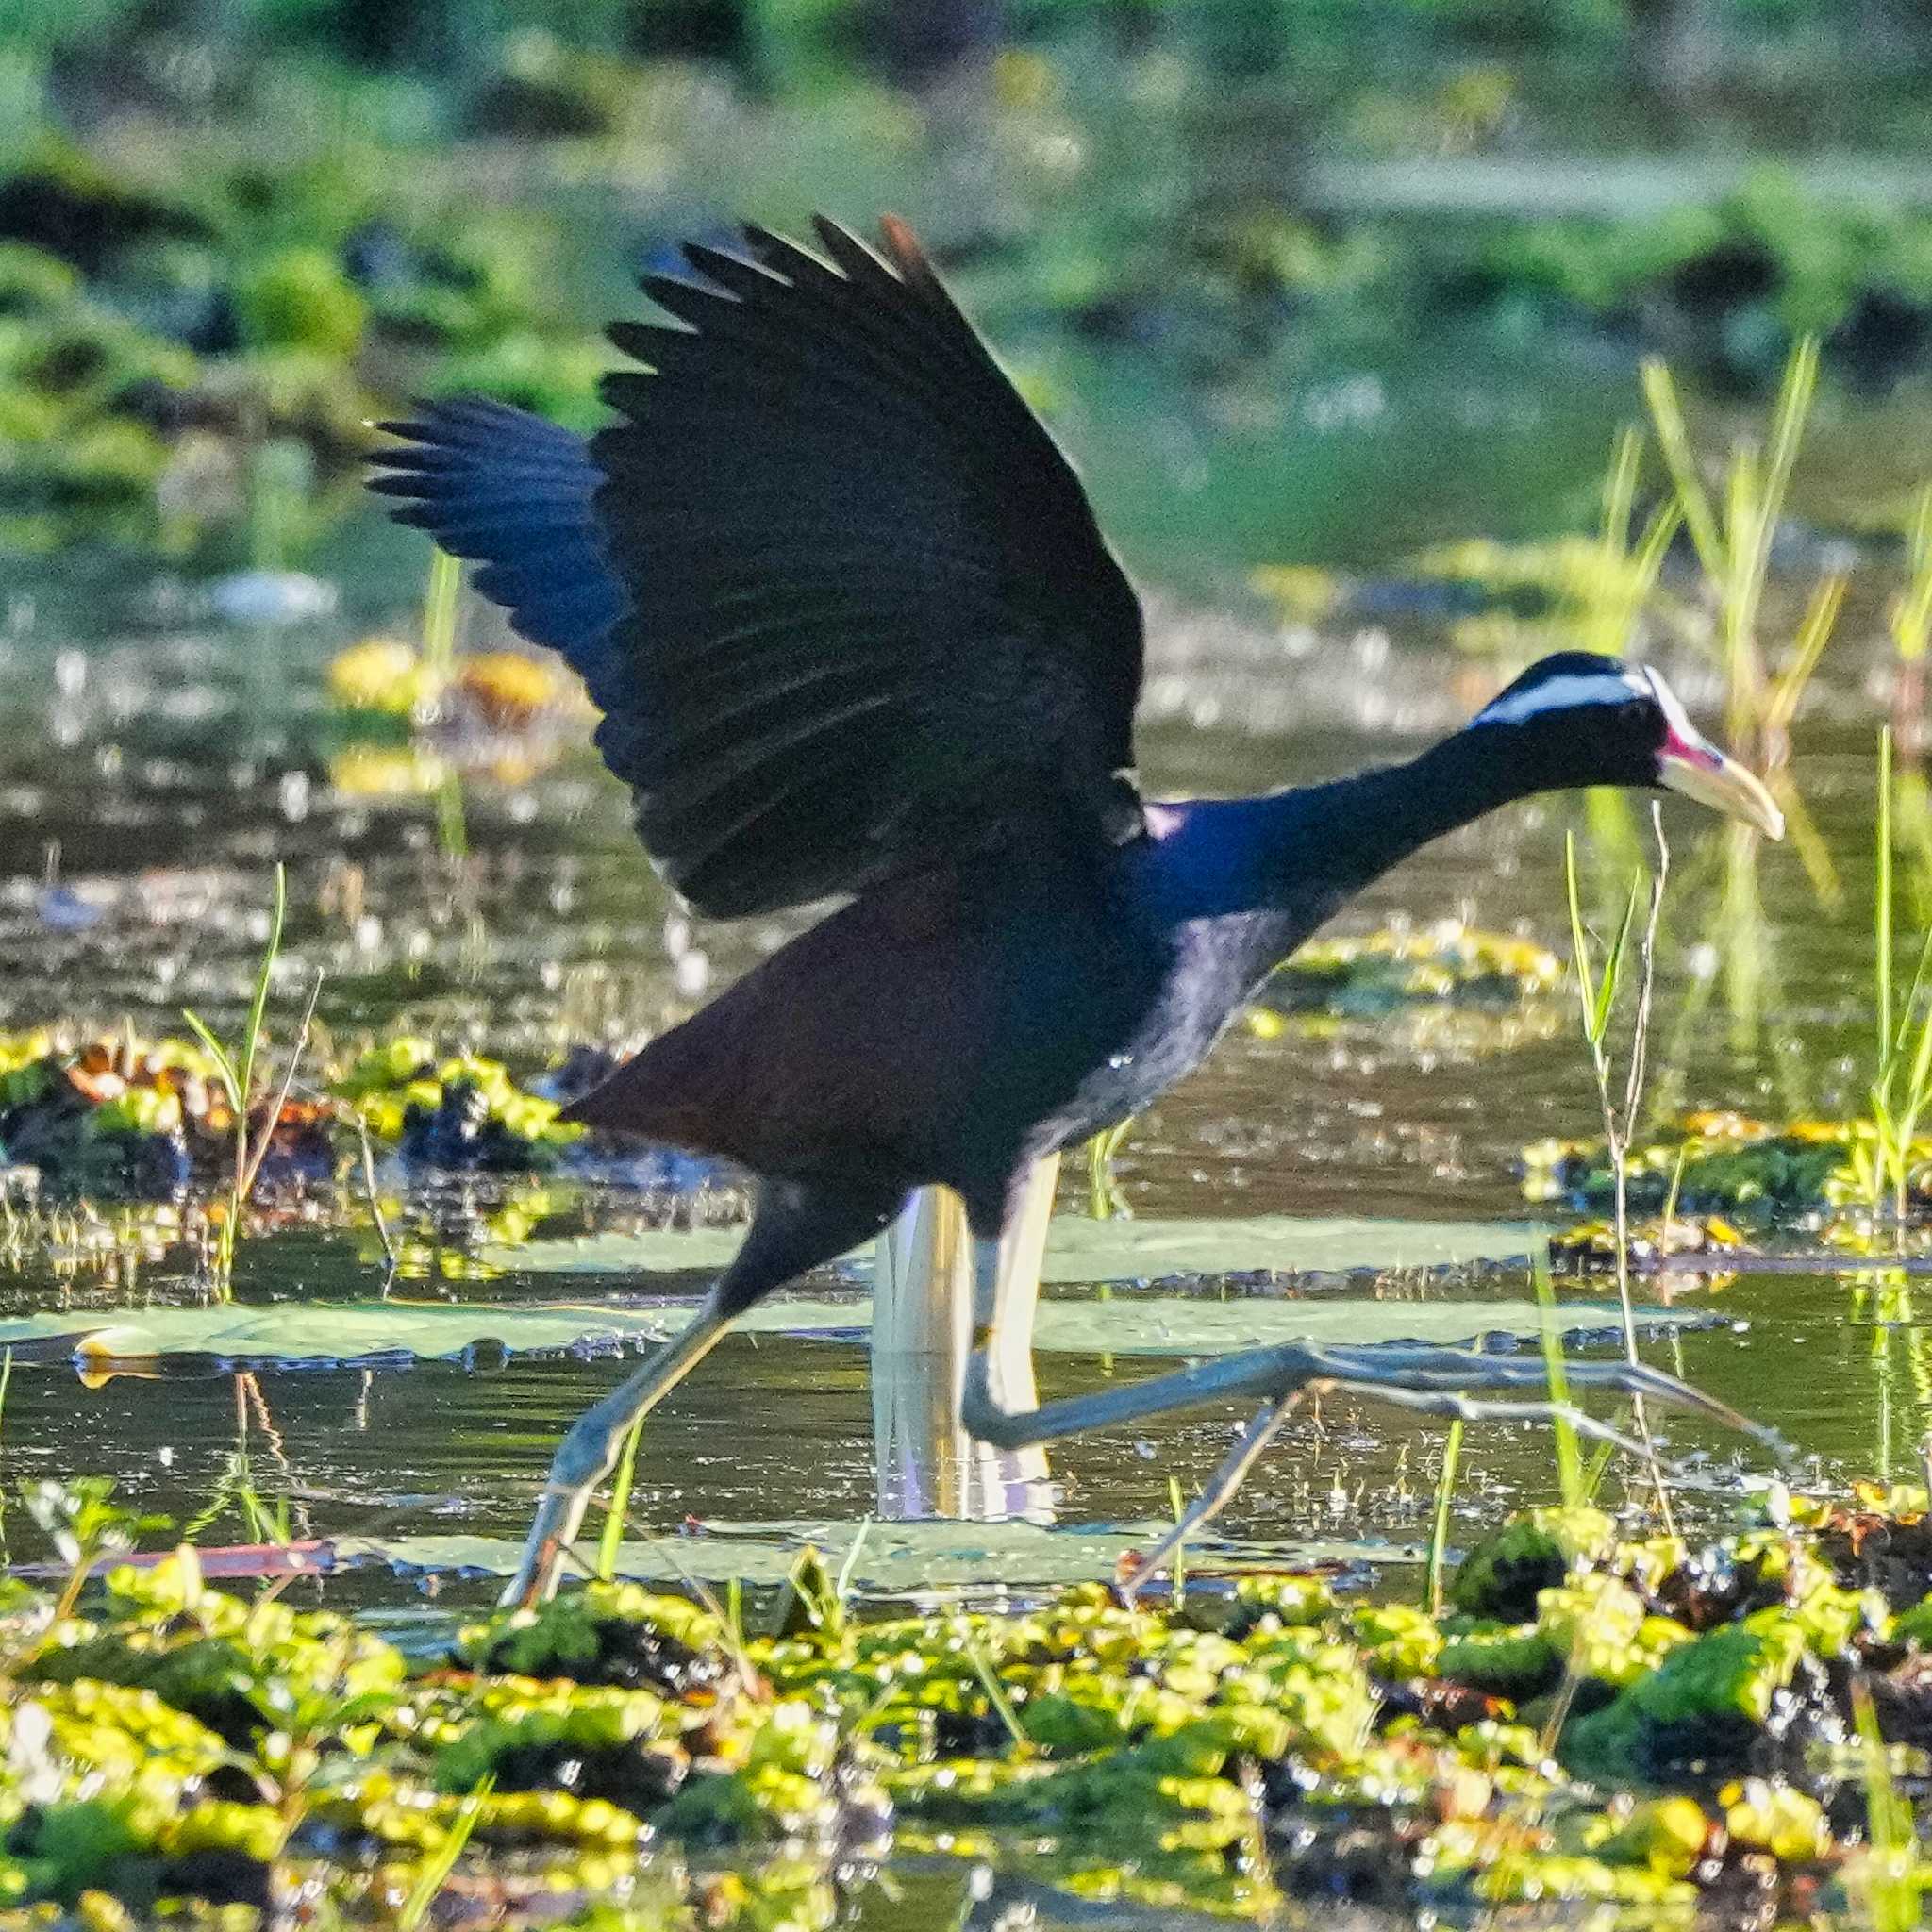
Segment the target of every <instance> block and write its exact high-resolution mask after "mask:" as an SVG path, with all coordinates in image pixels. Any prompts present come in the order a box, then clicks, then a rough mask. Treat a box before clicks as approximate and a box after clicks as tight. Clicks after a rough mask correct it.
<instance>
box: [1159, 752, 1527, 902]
mask: <svg viewBox="0 0 1932 1932" xmlns="http://www.w3.org/2000/svg"><path fill="white" fill-rule="evenodd" d="M1549 783H1550V780H1549V779H1548V778H1547V777H1546V776H1541V775H1533V774H1529V773H1528V772H1526V771H1525V770H1524V768H1523V767H1522V766H1521V765H1520V764H1517V763H1515V761H1513V760H1511V759H1510V758H1508V757H1507V747H1506V746H1505V745H1504V744H1503V743H1502V742H1501V741H1500V740H1499V738H1498V735H1497V734H1495V733H1493V732H1470V731H1459V732H1457V733H1456V734H1455V735H1454V736H1453V737H1451V738H1447V739H1444V740H1443V741H1441V743H1440V744H1437V745H1434V746H1432V747H1431V748H1430V749H1429V750H1428V751H1426V752H1424V754H1423V755H1422V756H1421V757H1420V758H1413V759H1411V760H1410V761H1409V762H1407V764H1400V765H1387V766H1383V767H1380V768H1378V769H1376V770H1374V771H1370V772H1362V773H1359V774H1357V775H1355V776H1353V777H1349V778H1340V779H1336V780H1334V781H1332V782H1331V783H1328V784H1325V785H1307V786H1301V787H1297V788H1296V789H1294V790H1293V791H1275V792H1270V793H1268V794H1266V795H1265V796H1262V797H1258V798H1240V799H1227V800H1222V801H1205V802H1197V803H1192V804H1189V805H1182V806H1174V807H1159V806H1157V807H1155V808H1153V812H1152V814H1151V819H1152V823H1153V825H1154V829H1155V832H1156V837H1157V841H1159V842H1161V843H1164V844H1165V845H1167V847H1168V848H1169V849H1168V850H1167V851H1166V852H1165V854H1164V855H1163V857H1162V860H1161V863H1160V867H1159V870H1160V873H1161V874H1162V877H1163V884H1164V891H1163V898H1164V899H1165V900H1166V902H1167V904H1166V909H1167V911H1168V912H1169V914H1170V916H1172V917H1175V918H1181V919H1190V918H1217V917H1224V916H1230V915H1239V914H1249V913H1252V914H1269V913H1272V914H1274V915H1276V916H1277V918H1278V920H1279V921H1280V923H1281V924H1283V926H1284V937H1286V938H1290V939H1297V940H1298V939H1299V938H1300V937H1302V936H1305V935H1306V933H1307V932H1308V931H1312V930H1313V928H1314V927H1315V926H1316V925H1318V924H1321V923H1322V921H1324V919H1326V918H1327V917H1328V915H1329V914H1330V913H1331V912H1332V911H1334V910H1335V909H1336V908H1338V907H1339V906H1340V905H1341V904H1342V902H1343V901H1344V900H1346V899H1348V898H1350V897H1351V896H1352V895H1353V894H1355V893H1356V892H1358V891H1361V889H1362V888H1363V887H1364V886H1366V885H1367V884H1368V883H1369V882H1370V881H1371V880H1372V879H1374V878H1376V877H1377V876H1379V875H1380V874H1382V873H1384V872H1386V871H1388V869H1389V868H1390V867H1391V866H1392V865H1395V864H1397V863H1398V862H1399V861H1400V860H1402V859H1404V858H1407V857H1409V855H1410V854H1411V853H1414V852H1416V851H1419V850H1420V849H1421V848H1422V847H1423V846H1424V845H1426V844H1427V843H1428V842H1429V841H1431V840H1432V839H1439V838H1441V836H1442V835H1443V834H1444V833H1445V832H1453V831H1455V830H1456V829H1457V827H1458V826H1460V825H1465V824H1469V823H1470V822H1471V821H1472V820H1474V819H1478V818H1481V817H1482V816H1483V814H1484V813H1485V812H1490V811H1493V810H1494V809H1495V808H1497V807H1498V806H1501V805H1507V804H1509V803H1511V802H1512V801H1513V800H1515V799H1518V798H1523V797H1525V796H1527V795H1528V794H1529V793H1530V792H1532V791H1541V790H1543V789H1545V788H1546V787H1547V785H1548V784H1549ZM1163 814H1165V815H1166V816H1162V815H1163ZM1295 928H1299V930H1298V931H1297V930H1293V929H1295Z"/></svg>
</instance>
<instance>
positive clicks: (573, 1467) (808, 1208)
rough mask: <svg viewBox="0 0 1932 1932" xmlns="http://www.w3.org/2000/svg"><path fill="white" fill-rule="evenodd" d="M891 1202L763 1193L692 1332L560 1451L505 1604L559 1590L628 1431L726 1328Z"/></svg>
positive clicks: (610, 1399) (789, 1188) (575, 1428)
mask: <svg viewBox="0 0 1932 1932" xmlns="http://www.w3.org/2000/svg"><path fill="white" fill-rule="evenodd" d="M896 1205H897V1204H896V1203H893V1204H890V1205H888V1206H886V1207H883V1208H882V1207H880V1206H879V1205H878V1204H877V1203H868V1202H863V1201H859V1200H857V1199H854V1198H851V1197H848V1196H844V1195H840V1194H831V1193H820V1192H818V1191H814V1190H812V1189H808V1188H805V1187H801V1186H798V1185H796V1184H793V1183H789V1182H775V1183H768V1184H766V1185H765V1186H764V1187H762V1188H761V1189H760V1190H759V1191H758V1207H757V1209H756V1211H755V1212H754V1214H753V1216H752V1224H751V1227H750V1230H749V1231H748V1232H747V1233H746V1235H745V1238H744V1244H743V1245H742V1246H741V1248H740V1249H739V1251H738V1254H737V1256H736V1257H734V1258H733V1260H732V1263H731V1265H730V1267H728V1268H727V1269H726V1270H725V1271H724V1274H722V1275H720V1276H719V1277H718V1281H717V1284H716V1285H715V1286H714V1287H713V1288H712V1290H711V1291H710V1293H709V1294H708V1295H707V1296H706V1297H705V1299H704V1301H703V1303H702V1304H701V1305H700V1307H699V1308H698V1311H697V1313H696V1315H695V1316H694V1317H693V1318H692V1320H691V1324H690V1326H689V1327H687V1328H685V1329H684V1330H683V1332H682V1333H681V1334H678V1335H675V1336H674V1337H673V1338H672V1339H671V1340H670V1341H667V1342H666V1343H665V1344H664V1345H663V1347H661V1348H660V1349H658V1352H657V1354H656V1355H654V1356H652V1357H651V1358H650V1360H648V1361H647V1362H645V1363H644V1365H643V1367H642V1368H641V1369H639V1370H637V1371H636V1372H635V1373H634V1374H630V1375H627V1376H625V1379H624V1380H623V1381H622V1382H620V1383H619V1384H618V1385H617V1387H616V1388H615V1389H613V1390H612V1391H610V1393H609V1394H608V1395H607V1396H605V1397H604V1399H603V1400H602V1401H601V1402H598V1403H594V1404H592V1406H591V1407H589V1408H587V1409H586V1410H585V1411H584V1413H583V1414H582V1415H580V1416H579V1417H578V1418H577V1419H576V1421H575V1423H574V1424H572V1425H571V1427H570V1428H569V1430H568V1431H566V1433H565V1435H564V1438H563V1440H562V1441H560V1442H559V1443H558V1445H557V1454H556V1456H555V1457H554V1458H553V1459H552V1461H551V1464H550V1474H549V1475H548V1476H547V1477H546V1478H545V1480H544V1484H543V1493H542V1495H541V1497H540V1499H539V1501H538V1504H537V1516H536V1520H535V1522H533V1523H532V1524H531V1525H530V1533H529V1535H528V1537H527V1538H525V1542H524V1551H523V1556H522V1557H521V1558H520V1559H519V1561H518V1564H517V1570H516V1574H515V1575H514V1576H513V1577H512V1578H511V1579H510V1581H509V1585H508V1588H507V1589H506V1590H505V1591H504V1592H503V1597H502V1601H503V1602H504V1603H505V1604H506V1605H508V1604H522V1605H528V1604H536V1603H541V1601H542V1600H543V1599H544V1598H545V1597H547V1596H550V1595H551V1594H552V1593H553V1592H554V1591H556V1589H557V1581H558V1573H559V1572H560V1570H561V1568H562V1564H563V1557H564V1553H565V1551H566V1550H567V1549H568V1548H569V1546H570V1544H571V1542H572V1541H574V1540H575V1537H576V1534H577V1531H578V1529H579V1528H580V1527H581V1525H582V1524H583V1520H584V1511H585V1509H586V1508H587V1507H589V1505H590V1501H591V1496H592V1495H593V1494H595V1492H596V1489H597V1485H598V1484H599V1483H601V1482H602V1481H603V1480H604V1478H605V1476H607V1475H608V1474H609V1473H610V1471H611V1469H612V1468H613V1467H614V1466H615V1464H616V1461H617V1457H618V1451H619V1449H620V1448H621V1447H622V1445H623V1442H624V1439H625V1434H626V1433H627V1432H628V1430H629V1429H630V1427H631V1425H632V1424H634V1423H637V1422H639V1421H641V1419H642V1418H643V1417H645V1416H647V1415H648V1414H649V1413H650V1412H651V1410H652V1409H654V1408H655V1407H657V1406H658V1403H660V1402H661V1401H662V1400H663V1399H664V1397H665V1396H666V1395H668V1394H669V1393H670V1392H671V1391H672V1390H674V1389H675V1388H676V1387H677V1385H678V1383H680V1382H681V1381H683V1380H684V1378H685V1376H687V1375H688V1374H691V1370H692V1369H694V1368H695V1367H696V1366H697V1365H698V1363H699V1362H701V1361H702V1360H703V1359H704V1358H705V1357H706V1356H708V1355H709V1354H710V1352H711V1350H712V1349H714V1348H715V1347H716V1346H717V1345H718V1343H719V1342H720V1341H723V1340H724V1335H725V1333H726V1331H727V1330H728V1329H729V1328H730V1326H731V1324H732V1322H733V1321H734V1320H735V1319H736V1318H737V1317H738V1316H739V1315H741V1313H743V1311H744V1310H745V1309H746V1308H748V1307H751V1305H752V1304H753V1303H754V1302H756V1301H758V1300H759V1299H760V1298H761V1297H762V1296H764V1295H766V1294H768V1293H770V1292H771V1291H772V1290H773V1289H774V1288H777V1287H779V1286H781V1285H782V1284H783V1283H785V1282H787V1281H790V1280H791V1278H792V1277H793V1276H794V1275H798V1274H804V1273H805V1272H806V1270H807V1269H808V1268H815V1267H817V1266H818V1265H819V1263H820V1262H822V1261H829V1260H831V1259H832V1258H833V1257H835V1256H838V1255H841V1254H843V1253H844V1252H845V1250H846V1249H848V1248H850V1247H854V1246H856V1245H857V1244H858V1242H859V1241H863V1240H864V1239H865V1238H866V1237H867V1236H868V1235H870V1234H874V1233H876V1232H877V1230H878V1229H879V1227H880V1226H881V1225H882V1224H884V1222H885V1220H886V1218H887V1216H888V1215H889V1214H890V1213H891V1208H892V1207H893V1206H896Z"/></svg>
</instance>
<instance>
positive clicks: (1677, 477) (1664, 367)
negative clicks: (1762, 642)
mask: <svg viewBox="0 0 1932 1932" xmlns="http://www.w3.org/2000/svg"><path fill="white" fill-rule="evenodd" d="M1642 375H1643V399H1644V401H1645V403H1646V404H1648V406H1649V408H1650V420H1651V422H1652V423H1653V424H1654V425H1656V427H1657V447H1658V448H1659V449H1660V450H1661V451H1662V452H1663V458H1664V467H1665V469H1666V470H1668V471H1669V473H1670V477H1671V484H1672V487H1673V488H1674V490H1675V491H1676V494H1677V503H1678V506H1679V508H1681V509H1682V510H1683V513H1684V521H1685V523H1686V525H1689V527H1690V531H1691V544H1692V546H1693V547H1694V548H1695V549H1696V552H1697V558H1698V561H1699V562H1700V563H1701V564H1702V565H1703V566H1704V571H1705V575H1707V576H1709V577H1712V578H1714V579H1715V578H1721V577H1723V576H1724V575H1726V571H1725V567H1724V564H1725V545H1724V532H1723V531H1722V530H1721V529H1720V528H1719V527H1718V521H1717V515H1716V512H1715V511H1714V510H1713V509H1712V508H1711V505H1710V497H1709V494H1708V492H1707V491H1706V490H1705V487H1704V479H1703V478H1702V477H1701V476H1700V475H1698V474H1697V459H1696V458H1694V457H1693V456H1692V455H1691V433H1690V430H1689V429H1688V428H1687V427H1686V426H1685V423H1684V409H1683V405H1682V404H1681V403H1680V402H1679V401H1678V400H1677V386H1676V384H1675V383H1674V381H1673V380H1672V378H1671V372H1670V368H1669V366H1668V364H1666V363H1663V362H1660V361H1658V360H1657V359H1656V358H1649V359H1647V360H1646V361H1645V362H1644V364H1643V373H1642Z"/></svg>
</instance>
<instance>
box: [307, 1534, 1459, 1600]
mask: <svg viewBox="0 0 1932 1932" xmlns="http://www.w3.org/2000/svg"><path fill="white" fill-rule="evenodd" d="M1170 1527H1172V1525H1171V1524H1161V1523H1121V1524H1107V1525H1105V1526H1096V1525H1087V1524H1082V1525H1078V1526H1073V1527H1069V1528H1065V1529H1058V1528H1053V1527H1050V1526H1048V1525H1046V1524H1039V1523H1030V1522H1027V1521H1025V1520H1024V1518H1011V1519H1008V1521H1006V1522H1003V1523H944V1522H927V1523H867V1524H859V1523H838V1522H776V1523H737V1524H705V1525H703V1526H701V1527H700V1528H699V1529H697V1530H696V1531H694V1532H689V1533H684V1534H680V1535H677V1536H665V1537H654V1538H651V1539H650V1540H649V1541H636V1542H626V1543H623V1544H620V1545H619V1547H618V1552H617V1574H618V1575H619V1576H622V1577H627V1578H630V1579H632V1580H633V1581H636V1582H640V1583H660V1584H663V1583H669V1584H675V1583H677V1582H679V1581H682V1580H687V1579H689V1580H692V1581H695V1582H699V1583H708V1584H722V1583H729V1582H730V1581H731V1580H732V1578H734V1577H736V1578H738V1579H739V1580H740V1581H741V1582H743V1583H745V1584H748V1585H750V1586H752V1587H754V1588H758V1587H760V1586H770V1585H777V1584H782V1583H783V1582H784V1581H785V1579H786V1577H787V1576H789V1575H790V1574H791V1566H792V1564H793V1563H794V1562H796V1561H797V1559H798V1556H799V1553H800V1552H801V1551H802V1550H806V1549H816V1550H818V1551H819V1552H820V1553H821V1554H822V1555H823V1556H824V1558H825V1567H826V1568H827V1569H828V1570H829V1571H830V1572H831V1573H832V1574H834V1575H835V1576H836V1575H841V1574H847V1580H848V1581H849V1583H850V1585H851V1587H852V1588H853V1589H855V1590H857V1591H858V1592H860V1593H861V1594H862V1595H866V1596H911V1595H916V1594H918V1593H920V1592H922V1591H928V1590H951V1589H974V1590H990V1589H1000V1588H1006V1589H1028V1588H1030V1589H1039V1588H1043V1587H1046V1586H1050V1585H1057V1584H1064V1583H1087V1582H1091V1581H1092V1580H1093V1579H1094V1578H1095V1577H1108V1576H1111V1575H1112V1574H1114V1571H1115V1567H1116V1565H1117V1564H1118V1563H1119V1562H1120V1559H1121V1558H1122V1557H1125V1556H1129V1555H1144V1554H1145V1553H1146V1550H1147V1547H1148V1545H1149V1544H1150V1543H1152V1542H1154V1541H1156V1540H1157V1539H1158V1537H1159V1536H1160V1535H1161V1534H1162V1532H1163V1531H1164V1530H1166V1529H1168V1528H1170ZM855 1541H856V1542H857V1543H858V1554H857V1556H856V1557H853V1555H852V1549H853V1544H854V1543H855ZM522 1551H523V1545H522V1544H521V1543H517V1542H511V1541H508V1540H506V1539H504V1538H500V1537H485V1536H408V1537H339V1538H337V1540H336V1541H335V1543H334V1545H333V1555H334V1559H335V1561H336V1563H338V1564H356V1563H386V1564H389V1565H390V1566H391V1567H392V1568H395V1569H400V1570H410V1571H424V1572H430V1571H433V1572H436V1573H438V1574H445V1575H447V1574H463V1573H467V1574H472V1575H484V1576H508V1575H509V1574H512V1573H513V1572H514V1571H515V1569H516V1567H517V1561H518V1558H519V1557H520V1556H521V1555H522ZM1426 1554H1427V1553H1426V1551H1425V1550H1424V1548H1423V1547H1422V1546H1421V1545H1419V1544H1415V1543H1395V1542H1380V1541H1364V1542H1324V1541H1294V1540H1289V1541H1244V1540H1241V1539H1238V1538H1231V1537H1219V1536H1211V1535H1210V1536H1206V1537H1204V1538H1203V1539H1202V1540H1201V1541H1198V1542H1193V1543H1191V1544H1190V1545H1189V1548H1188V1569H1189V1571H1190V1572H1191V1574H1196V1575H1205V1574H1211V1573H1214V1572H1217V1571H1255V1570H1309V1569H1313V1568H1316V1567H1318V1566H1320V1567H1327V1566H1332V1565H1336V1564H1353V1563H1419V1562H1421V1561H1423V1560H1424V1557H1426ZM848 1558H849V1559H850V1561H851V1569H850V1572H849V1574H848V1573H847V1572H846V1570H845V1565H846V1563H847V1560H848Z"/></svg>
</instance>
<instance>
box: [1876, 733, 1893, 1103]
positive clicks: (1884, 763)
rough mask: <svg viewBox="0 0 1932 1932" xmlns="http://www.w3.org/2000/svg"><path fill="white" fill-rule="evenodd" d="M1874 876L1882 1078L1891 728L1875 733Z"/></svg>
mask: <svg viewBox="0 0 1932 1932" xmlns="http://www.w3.org/2000/svg"><path fill="white" fill-rule="evenodd" d="M1877 840H1878V851H1877V855H1876V858H1877V877H1876V882H1875V884H1874V890H1873V895H1872V937H1873V943H1874V955H1873V965H1872V971H1873V977H1874V987H1873V991H1874V997H1875V999H1876V1001H1877V1006H1878V1066H1879V1077H1880V1078H1881V1079H1883V1078H1884V1077H1885V1074H1886V1070H1887V1069H1888V1068H1889V1066H1890V1061H1891V1058H1892V1054H1893V1052H1894V1050H1895V1049H1894V1047H1893V1043H1892V1032H1891V918H1892V907H1891V729H1890V726H1889V725H1881V726H1880V727H1879V732H1878V824H1877Z"/></svg>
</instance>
